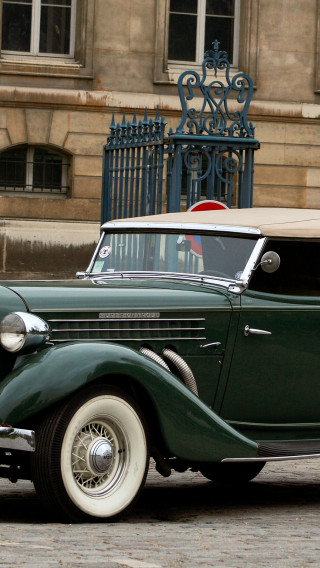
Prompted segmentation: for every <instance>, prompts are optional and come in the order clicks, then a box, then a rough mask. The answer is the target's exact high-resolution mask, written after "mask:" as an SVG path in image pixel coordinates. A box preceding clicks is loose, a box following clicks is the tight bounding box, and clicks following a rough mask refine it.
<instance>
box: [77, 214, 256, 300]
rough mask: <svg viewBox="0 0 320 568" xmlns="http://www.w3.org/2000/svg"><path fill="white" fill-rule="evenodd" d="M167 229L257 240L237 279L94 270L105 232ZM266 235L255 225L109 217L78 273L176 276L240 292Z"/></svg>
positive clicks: (93, 276)
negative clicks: (130, 220)
mask: <svg viewBox="0 0 320 568" xmlns="http://www.w3.org/2000/svg"><path fill="white" fill-rule="evenodd" d="M129 232H130V233H154V232H157V233H160V232H161V233H168V234H176V235H177V237H178V236H179V235H180V234H181V233H187V234H190V235H191V234H203V235H215V236H217V235H219V236H226V237H228V236H229V237H231V236H232V237H236V236H239V237H242V238H246V237H247V238H254V239H256V244H255V245H254V247H253V249H252V253H251V255H250V257H249V259H248V261H247V264H246V266H245V268H244V271H243V274H242V277H241V279H240V280H236V279H232V278H231V277H230V278H222V277H219V276H210V275H205V274H204V275H199V274H193V273H190V274H189V273H178V272H174V273H173V272H156V271H129V270H122V271H114V272H93V266H94V264H95V262H96V259H97V256H98V252H99V250H100V248H101V245H102V242H103V240H104V238H105V235H106V234H107V233H129ZM265 242H266V238H265V237H262V235H261V232H260V230H259V229H254V228H252V227H236V226H228V225H205V224H201V225H200V224H196V223H160V222H158V223H150V222H146V223H144V222H128V221H109V222H108V223H106V224H105V225H103V227H102V231H101V237H100V239H99V242H98V244H97V247H96V249H95V251H94V254H93V256H92V259H91V261H90V264H89V266H88V268H87V270H86V272H85V273H83V274H79V276H80V275H81V276H83V277H84V278H90V279H93V280H95V281H96V280H103V279H104V278H105V279H108V280H109V279H110V278H115V277H118V278H119V276H120V277H122V278H125V277H126V278H134V277H137V278H141V277H151V278H156V277H158V278H168V279H172V278H174V279H179V280H181V279H182V280H192V281H197V282H206V283H207V282H208V283H215V284H218V285H222V286H224V287H227V288H230V287H233V288H234V291H236V292H238V293H240V292H242V291H243V290H244V289H245V288H247V287H248V284H249V280H250V277H251V274H252V271H253V270H254V267H255V265H256V263H257V261H258V259H259V257H260V255H261V252H262V250H263V248H264V246H265Z"/></svg>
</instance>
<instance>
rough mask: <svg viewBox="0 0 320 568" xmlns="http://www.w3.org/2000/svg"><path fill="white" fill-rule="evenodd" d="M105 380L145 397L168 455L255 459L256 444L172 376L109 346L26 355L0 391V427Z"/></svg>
mask: <svg viewBox="0 0 320 568" xmlns="http://www.w3.org/2000/svg"><path fill="white" fill-rule="evenodd" d="M108 375H118V376H119V377H120V376H121V377H123V376H125V377H129V378H130V380H131V381H134V382H136V383H138V384H139V385H141V387H142V388H143V389H144V390H145V391H146V392H147V393H148V395H149V397H150V398H151V400H152V403H153V405H154V408H155V411H156V413H157V418H158V422H159V425H160V429H161V433H162V436H163V438H164V441H165V444H166V446H167V448H168V450H169V452H170V454H171V455H174V456H176V457H179V458H181V459H187V460H192V461H217V460H221V459H223V458H226V457H255V456H256V453H257V445H256V443H255V442H253V441H252V440H250V439H248V438H246V437H245V436H243V435H241V434H239V433H238V432H237V431H236V430H234V429H233V428H232V427H230V426H229V425H228V424H226V423H225V422H224V421H223V420H222V419H221V418H219V416H217V415H216V414H215V413H214V412H213V411H212V410H211V409H210V408H209V407H208V406H206V405H205V404H204V403H203V402H201V400H200V399H199V398H198V397H196V396H195V395H194V394H193V393H192V392H191V391H189V389H188V388H187V387H185V386H184V384H182V383H181V382H180V381H179V380H178V379H177V378H176V377H175V376H174V375H173V374H171V373H170V372H169V371H167V370H166V369H164V368H163V367H162V366H160V365H159V364H158V363H156V362H154V361H153V360H151V359H150V358H149V357H146V356H144V355H142V354H141V353H139V352H137V351H135V350H133V349H130V348H128V347H125V346H122V345H118V344H111V343H94V344H92V343H76V344H75V343H68V344H63V345H59V346H55V347H51V348H48V349H45V350H43V351H41V352H39V353H35V354H33V355H28V356H27V357H26V358H25V359H24V360H22V361H21V363H20V364H19V365H18V366H16V367H15V368H14V370H13V371H11V373H9V375H7V377H6V379H5V380H4V381H3V382H2V383H1V385H0V423H1V424H12V425H18V424H20V423H21V422H23V421H25V420H26V419H28V418H30V417H32V416H33V415H35V414H37V413H38V412H40V411H43V410H45V409H46V408H48V407H49V406H51V405H52V404H54V403H56V402H58V401H59V400H63V399H64V398H66V397H67V396H69V395H71V394H72V393H73V392H75V391H77V390H79V389H81V388H82V387H84V386H85V385H87V384H90V383H91V382H92V381H94V380H96V379H98V378H102V377H104V378H106V380H107V377H108ZM28 422H29V424H30V420H28ZM31 426H32V422H31Z"/></svg>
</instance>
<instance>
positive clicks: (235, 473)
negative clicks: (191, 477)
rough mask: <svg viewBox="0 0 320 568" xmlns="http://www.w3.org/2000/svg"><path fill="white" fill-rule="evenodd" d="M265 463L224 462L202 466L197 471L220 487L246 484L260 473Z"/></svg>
mask: <svg viewBox="0 0 320 568" xmlns="http://www.w3.org/2000/svg"><path fill="white" fill-rule="evenodd" d="M264 465H265V462H263V461H257V462H247V463H245V462H233V463H231V462H224V463H210V464H205V465H203V466H202V467H201V468H200V469H199V471H200V473H202V475H203V476H204V477H206V478H207V479H210V480H211V481H215V483H221V484H222V485H239V484H241V483H247V482H248V481H251V479H253V478H254V477H256V476H257V475H258V473H260V471H261V470H262V468H263V466H264Z"/></svg>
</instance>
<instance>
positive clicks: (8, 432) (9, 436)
mask: <svg viewBox="0 0 320 568" xmlns="http://www.w3.org/2000/svg"><path fill="white" fill-rule="evenodd" d="M35 445H36V443H35V433H34V431H33V430H22V429H21V428H12V426H0V448H5V449H8V450H23V451H25V452H34V451H35Z"/></svg>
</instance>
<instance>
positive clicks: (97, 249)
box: [85, 231, 105, 275]
mask: <svg viewBox="0 0 320 568" xmlns="http://www.w3.org/2000/svg"><path fill="white" fill-rule="evenodd" d="M104 236H105V235H104V232H103V231H101V235H100V239H99V241H98V244H97V246H96V250H95V251H94V253H93V255H92V258H91V260H90V263H89V266H88V268H87V270H86V271H85V275H86V274H87V273H88V272H90V270H91V267H92V266H93V264H94V260H95V258H96V256H97V254H98V251H99V250H100V247H101V245H102V241H103V239H104Z"/></svg>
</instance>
